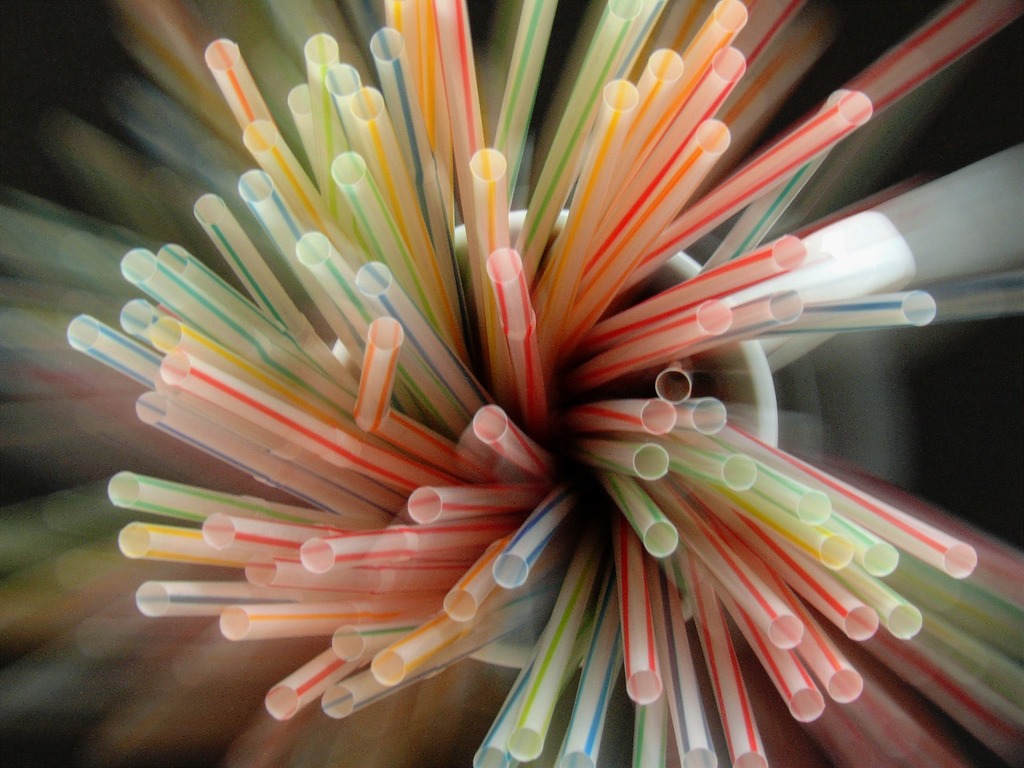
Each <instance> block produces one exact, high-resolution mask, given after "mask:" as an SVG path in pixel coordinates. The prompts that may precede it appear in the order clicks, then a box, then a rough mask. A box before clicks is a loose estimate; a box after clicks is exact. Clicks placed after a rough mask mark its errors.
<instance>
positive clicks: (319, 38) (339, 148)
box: [303, 33, 349, 215]
mask: <svg viewBox="0 0 1024 768" xmlns="http://www.w3.org/2000/svg"><path fill="white" fill-rule="evenodd" d="M303 57H304V59H305V64H306V81H307V83H308V84H309V103H310V106H311V107H312V112H313V138H314V140H315V143H316V153H315V154H314V155H313V156H312V157H310V164H311V165H312V166H313V167H314V168H315V169H316V171H315V175H316V178H317V179H319V181H320V191H321V193H322V194H323V196H324V197H323V199H324V200H325V201H326V203H327V209H328V210H329V211H330V212H331V213H333V214H335V215H337V211H338V207H337V198H336V196H337V191H336V190H335V188H334V185H333V184H331V183H330V182H329V179H330V178H331V163H332V162H333V161H334V158H335V157H336V156H337V155H338V153H340V152H344V151H345V150H347V149H348V148H349V145H348V140H347V139H346V138H345V133H344V131H343V130H342V128H341V123H340V121H339V120H338V117H337V115H336V114H335V111H334V109H333V105H332V102H331V94H330V92H329V91H328V89H327V82H326V80H327V73H328V71H329V70H330V68H331V67H332V66H334V65H335V64H337V63H338V60H339V59H338V43H337V41H336V40H335V39H334V38H333V37H331V36H330V35H328V34H324V33H320V34H316V35H313V36H312V37H310V38H309V40H307V41H306V45H305V47H304V48H303Z"/></svg>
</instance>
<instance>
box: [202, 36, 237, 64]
mask: <svg viewBox="0 0 1024 768" xmlns="http://www.w3.org/2000/svg"><path fill="white" fill-rule="evenodd" d="M240 55H241V54H240V53H239V51H238V46H237V45H236V44H235V43H234V42H233V41H231V40H228V39H227V38H221V39H220V40H214V41H213V42H212V43H210V44H209V45H208V46H206V51H205V52H204V54H203V58H204V59H205V60H206V66H207V67H209V68H210V69H211V70H212V71H214V72H227V71H228V70H229V69H232V68H233V67H234V66H235V65H236V64H238V59H239V57H240Z"/></svg>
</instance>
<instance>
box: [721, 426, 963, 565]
mask: <svg viewBox="0 0 1024 768" xmlns="http://www.w3.org/2000/svg"><path fill="white" fill-rule="evenodd" d="M721 437H723V438H726V439H730V440H736V441H738V442H737V445H740V446H741V447H742V449H743V450H746V451H750V452H752V453H754V452H756V453H755V455H757V456H758V458H759V459H762V460H764V461H766V462H774V465H775V466H776V467H778V468H779V469H780V470H781V471H783V472H786V473H787V474H790V475H791V476H793V477H796V478H798V479H800V480H801V482H804V483H806V484H807V485H812V484H813V485H814V486H815V487H818V488H820V489H821V490H823V491H825V492H826V493H828V494H829V496H830V498H831V500H832V505H833V508H834V509H835V511H836V512H838V513H839V514H841V515H843V516H844V517H845V518H847V519H849V520H851V521H852V522H855V523H857V524H858V525H861V526H863V527H864V528H866V529H867V530H869V531H871V532H872V533H874V534H876V535H878V536H880V537H881V538H883V539H885V540H886V541H888V542H889V543H890V544H893V545H894V546H896V547H898V548H899V549H902V550H904V551H906V552H908V553H910V554H912V555H914V556H915V557H917V558H919V559H921V560H923V561H924V562H926V563H928V564H929V565H931V566H933V567H935V568H939V569H941V570H943V571H945V572H946V573H947V574H948V575H949V576H952V577H953V578H957V579H962V578H965V577H967V576H969V575H970V574H971V572H972V571H973V570H974V567H975V566H976V565H977V562H978V556H977V553H976V552H975V550H974V547H972V546H971V545H969V544H967V543H965V542H963V541H960V540H959V539H956V538H954V537H953V536H950V535H948V534H946V533H943V532H942V531H940V530H938V529H937V528H935V527H934V526H931V525H929V524H927V523H925V522H923V521H921V520H918V519H916V518H914V517H912V516H911V515H908V514H907V513H905V512H901V511H900V510H897V509H896V508H894V507H892V506H890V505H888V504H886V503H884V502H882V501H880V500H878V499H875V498H873V497H872V496H870V495H869V494H867V493H865V492H863V491H861V490H859V489H857V488H854V487H853V486H851V485H848V484H847V483H844V482H843V481H841V480H839V479H837V478H835V477H832V476H830V475H828V474H827V473H825V472H823V471H821V470H819V469H817V468H815V467H813V466H811V465H810V464H807V463H806V462H803V461H801V460H800V459H798V458H796V457H795V456H792V455H790V454H787V453H784V452H783V451H780V450H779V449H777V448H773V447H771V446H768V445H766V444H765V443H762V442H761V441H760V440H758V439H757V438H755V437H754V436H753V435H750V434H748V433H746V432H744V431H743V430H741V429H739V428H738V427H727V428H726V429H725V430H723V432H722V434H721ZM794 473H796V474H794Z"/></svg>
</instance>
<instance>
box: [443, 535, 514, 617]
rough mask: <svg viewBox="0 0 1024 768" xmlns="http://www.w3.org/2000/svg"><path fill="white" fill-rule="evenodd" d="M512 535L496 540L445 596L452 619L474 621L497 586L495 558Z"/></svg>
mask: <svg viewBox="0 0 1024 768" xmlns="http://www.w3.org/2000/svg"><path fill="white" fill-rule="evenodd" d="M511 539H512V536H511V535H510V536H505V537H503V538H500V539H497V540H496V541H494V542H493V543H492V544H491V545H490V546H489V547H487V549H486V550H485V551H484V553H483V554H482V555H480V558H479V559H478V560H477V561H476V562H475V563H473V566H472V567H471V568H470V569H469V570H468V571H466V573H465V574H463V576H462V578H460V579H459V580H458V581H457V582H456V583H455V585H454V586H453V587H452V588H451V589H450V590H448V594H447V595H445V596H444V612H445V613H446V614H447V615H448V618H450V619H451V620H452V621H458V622H466V621H472V620H473V618H474V617H476V615H477V612H478V611H479V610H480V604H481V603H483V602H484V600H486V599H487V597H488V596H489V595H490V594H491V593H492V592H493V591H494V590H495V589H496V588H497V586H498V582H497V581H495V580H494V560H495V559H496V558H497V557H498V555H500V554H501V553H502V552H503V551H504V549H505V547H506V546H508V543H509V541H510V540H511Z"/></svg>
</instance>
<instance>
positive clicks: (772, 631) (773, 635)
mask: <svg viewBox="0 0 1024 768" xmlns="http://www.w3.org/2000/svg"><path fill="white" fill-rule="evenodd" d="M803 636H804V624H803V622H802V621H800V619H798V618H797V617H796V616H779V617H777V618H776V619H774V620H773V621H772V622H771V624H769V625H768V638H769V639H770V640H771V641H772V644H773V645H774V646H775V647H776V648H782V649H783V650H786V649H788V648H796V646H797V645H799V643H800V639H801V638H802V637H803Z"/></svg>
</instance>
